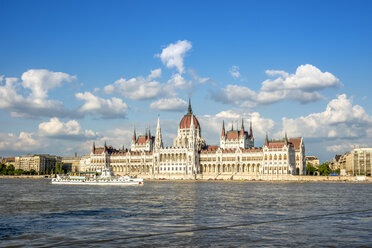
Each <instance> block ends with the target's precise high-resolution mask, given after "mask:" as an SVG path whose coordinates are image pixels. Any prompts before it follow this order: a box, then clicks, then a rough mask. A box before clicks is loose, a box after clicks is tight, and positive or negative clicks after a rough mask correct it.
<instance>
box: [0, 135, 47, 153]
mask: <svg viewBox="0 0 372 248" xmlns="http://www.w3.org/2000/svg"><path fill="white" fill-rule="evenodd" d="M39 147H40V142H39V141H38V140H37V139H36V138H35V137H34V134H33V133H27V132H20V133H19V135H18V136H17V135H15V134H14V133H0V151H17V152H20V151H21V152H25V151H35V150H37V149H38V148H39Z"/></svg>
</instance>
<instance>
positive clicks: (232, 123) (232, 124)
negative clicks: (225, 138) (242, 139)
mask: <svg viewBox="0 0 372 248" xmlns="http://www.w3.org/2000/svg"><path fill="white" fill-rule="evenodd" d="M233 130H234V122H231V131H233Z"/></svg>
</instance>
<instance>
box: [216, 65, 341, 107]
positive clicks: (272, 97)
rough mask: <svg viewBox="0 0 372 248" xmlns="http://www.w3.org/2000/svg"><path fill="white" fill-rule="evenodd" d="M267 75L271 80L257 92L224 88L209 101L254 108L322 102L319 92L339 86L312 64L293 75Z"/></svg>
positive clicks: (230, 86)
mask: <svg viewBox="0 0 372 248" xmlns="http://www.w3.org/2000/svg"><path fill="white" fill-rule="evenodd" d="M266 73H267V75H269V76H272V77H275V76H276V78H274V79H267V80H265V81H264V82H262V87H261V90H260V91H259V92H255V91H253V90H251V89H249V88H248V87H246V86H240V85H231V84H230V85H227V86H226V88H225V89H221V90H220V91H219V92H213V93H212V98H213V99H215V100H216V101H220V102H223V103H232V104H235V105H239V104H241V105H242V106H244V107H249V108H252V107H257V106H263V105H269V104H273V103H276V102H279V101H282V100H285V99H292V100H293V101H297V102H300V103H309V102H314V101H317V100H320V99H325V98H324V97H323V96H322V95H321V94H320V93H319V91H320V90H323V89H326V88H332V87H333V88H334V87H339V86H340V82H339V79H338V78H336V77H335V76H334V75H333V74H331V73H329V72H322V71H320V70H319V69H318V68H316V67H315V66H313V65H309V64H307V65H301V66H299V67H298V68H297V70H296V73H295V74H288V73H287V72H285V71H276V70H267V71H266Z"/></svg>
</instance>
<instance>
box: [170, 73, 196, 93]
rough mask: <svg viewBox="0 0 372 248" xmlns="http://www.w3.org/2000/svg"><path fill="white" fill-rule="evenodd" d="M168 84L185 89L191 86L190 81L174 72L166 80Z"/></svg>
mask: <svg viewBox="0 0 372 248" xmlns="http://www.w3.org/2000/svg"><path fill="white" fill-rule="evenodd" d="M168 83H169V86H170V87H174V88H177V89H181V90H185V89H189V88H192V86H193V83H192V81H189V80H186V79H185V78H184V77H182V75H181V74H179V73H176V74H174V75H172V77H171V78H170V79H169V80H168Z"/></svg>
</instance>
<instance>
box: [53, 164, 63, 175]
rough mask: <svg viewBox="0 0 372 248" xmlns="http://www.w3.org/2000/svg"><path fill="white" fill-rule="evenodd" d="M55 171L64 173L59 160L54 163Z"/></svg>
mask: <svg viewBox="0 0 372 248" xmlns="http://www.w3.org/2000/svg"><path fill="white" fill-rule="evenodd" d="M55 167H56V168H55V172H56V174H64V173H65V171H64V170H63V163H61V162H56V165H55Z"/></svg>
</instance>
